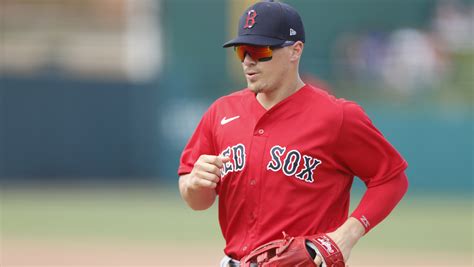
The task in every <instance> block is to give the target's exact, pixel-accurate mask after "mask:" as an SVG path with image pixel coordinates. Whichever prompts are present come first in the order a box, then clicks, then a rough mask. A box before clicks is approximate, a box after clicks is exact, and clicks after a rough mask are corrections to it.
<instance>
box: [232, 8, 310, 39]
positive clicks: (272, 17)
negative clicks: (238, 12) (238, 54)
mask: <svg viewBox="0 0 474 267" xmlns="http://www.w3.org/2000/svg"><path fill="white" fill-rule="evenodd" d="M296 41H302V42H303V43H304V41H305V35H304V27H303V21H302V20H301V17H300V15H299V14H298V12H297V11H296V10H295V9H294V8H293V7H291V6H289V5H287V4H284V3H280V2H268V1H266V2H258V3H256V4H254V5H252V6H250V7H249V8H247V10H245V12H244V14H243V15H242V16H241V17H240V21H239V33H238V36H237V38H235V39H233V40H230V41H228V42H227V43H225V44H224V47H230V46H235V45H240V44H248V45H261V46H267V45H268V46H282V45H284V44H285V43H288V42H296Z"/></svg>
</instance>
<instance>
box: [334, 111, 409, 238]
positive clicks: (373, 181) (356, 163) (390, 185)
mask: <svg viewBox="0 0 474 267" xmlns="http://www.w3.org/2000/svg"><path fill="white" fill-rule="evenodd" d="M335 155H336V158H337V160H338V162H339V163H340V164H341V168H342V169H343V170H344V171H346V172H348V173H350V174H352V175H354V176H358V177H359V178H360V179H362V181H363V182H364V183H365V185H366V186H367V191H366V192H365V194H364V197H363V198H362V200H361V202H360V203H359V205H358V207H357V208H356V210H355V211H354V212H353V213H352V215H351V217H354V218H356V219H357V220H359V221H360V222H361V223H362V225H364V227H365V228H366V233H367V232H368V231H370V230H371V229H372V228H373V227H375V226H376V225H377V224H378V223H380V222H381V221H382V220H383V219H385V218H386V217H387V216H388V214H389V213H390V212H391V211H392V210H393V208H394V207H395V206H396V205H397V204H398V202H399V201H400V199H401V198H402V197H403V195H404V194H405V192H406V190H407V187H408V181H407V178H406V176H405V174H404V170H405V169H406V168H407V166H408V165H407V163H406V161H405V160H404V159H403V158H402V157H401V155H400V154H399V153H398V152H397V151H396V150H395V148H394V147H393V146H392V145H391V144H390V143H389V142H388V141H387V140H386V139H385V137H384V136H383V135H382V133H381V132H380V131H379V130H377V129H376V128H375V127H374V125H373V124H372V122H371V120H370V119H369V118H368V117H367V115H366V114H365V112H364V111H363V110H362V108H361V107H359V106H358V105H357V104H355V103H352V102H347V103H344V112H343V119H342V124H341V128H340V133H339V136H338V139H337V141H336V146H335Z"/></svg>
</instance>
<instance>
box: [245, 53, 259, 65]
mask: <svg viewBox="0 0 474 267" xmlns="http://www.w3.org/2000/svg"><path fill="white" fill-rule="evenodd" d="M242 64H244V65H247V66H251V65H255V64H257V61H256V60H255V59H253V58H252V57H251V56H250V55H249V53H246V54H245V57H244V61H242Z"/></svg>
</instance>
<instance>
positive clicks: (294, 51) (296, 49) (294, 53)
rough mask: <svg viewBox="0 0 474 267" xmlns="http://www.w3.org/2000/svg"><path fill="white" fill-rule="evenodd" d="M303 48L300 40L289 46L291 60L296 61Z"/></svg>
mask: <svg viewBox="0 0 474 267" xmlns="http://www.w3.org/2000/svg"><path fill="white" fill-rule="evenodd" d="M303 48H304V43H303V42H301V41H297V42H296V43H295V44H294V45H292V46H291V47H290V49H291V57H290V60H291V61H292V62H293V61H298V60H299V59H300V57H301V54H303Z"/></svg>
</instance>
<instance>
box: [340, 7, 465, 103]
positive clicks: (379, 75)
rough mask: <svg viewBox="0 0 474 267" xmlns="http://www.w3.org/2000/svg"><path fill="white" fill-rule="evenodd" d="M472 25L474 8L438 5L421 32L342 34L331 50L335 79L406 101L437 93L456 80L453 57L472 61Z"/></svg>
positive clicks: (408, 29)
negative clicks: (393, 94)
mask: <svg viewBox="0 0 474 267" xmlns="http://www.w3.org/2000/svg"><path fill="white" fill-rule="evenodd" d="M473 25H474V5H472V4H466V3H464V2H461V1H457V0H442V1H439V2H438V3H437V5H436V7H435V9H434V11H433V14H432V16H431V19H430V22H429V25H428V26H427V27H426V29H416V28H400V29H396V30H394V31H391V32H384V31H366V32H363V33H357V34H356V33H346V34H343V35H341V36H340V38H339V39H338V41H337V42H336V45H335V47H336V49H335V57H336V58H335V65H336V70H337V72H338V75H340V76H339V77H340V79H345V80H349V81H353V82H362V83H365V84H366V85H368V86H373V87H374V88H380V89H382V90H383V89H386V90H396V91H397V92H398V93H400V94H402V95H407V96H409V95H413V94H416V93H418V92H420V91H426V90H433V89H440V86H441V84H442V83H443V81H446V80H448V79H450V78H451V77H452V76H453V75H455V74H454V73H453V72H455V71H456V66H455V64H456V62H455V61H456V58H458V57H459V56H461V57H470V58H471V59H472V55H473V54H474V40H473ZM467 67H468V68H469V67H471V68H472V62H471V65H470V66H469V65H468V66H467ZM471 71H472V69H471ZM468 79H469V78H468ZM469 80H471V79H469Z"/></svg>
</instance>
